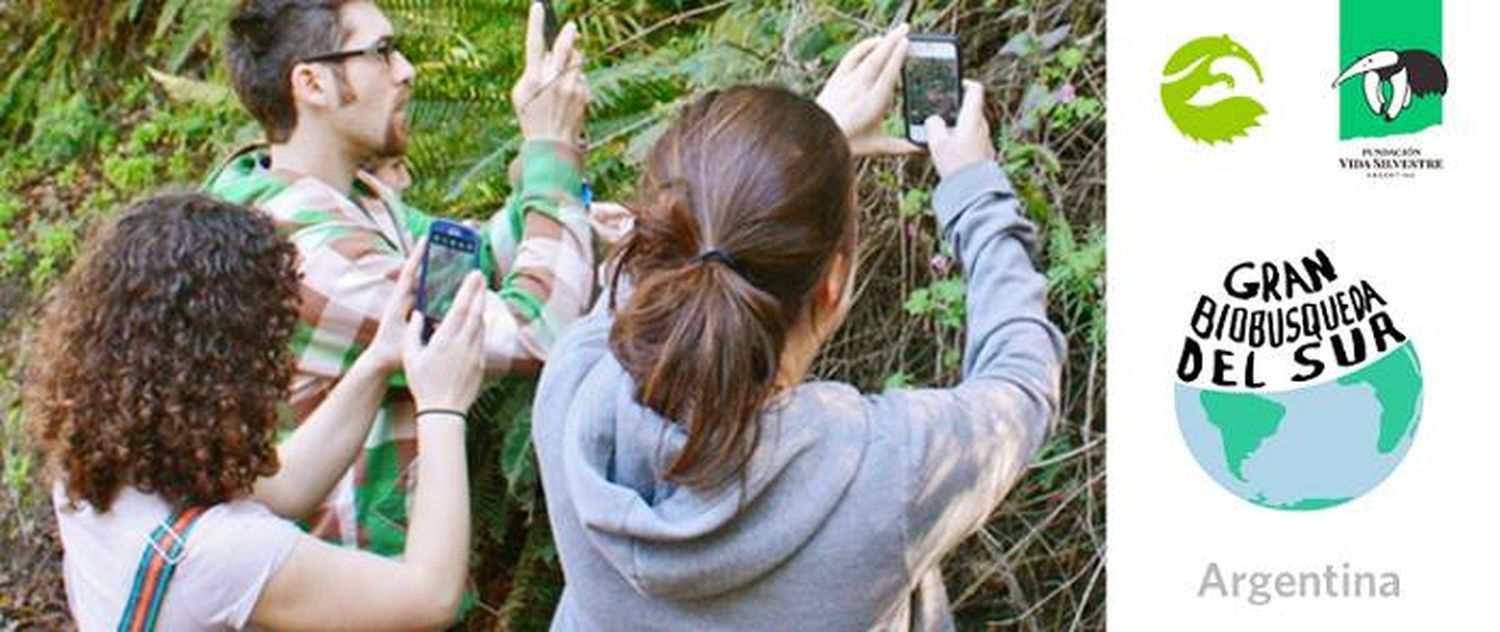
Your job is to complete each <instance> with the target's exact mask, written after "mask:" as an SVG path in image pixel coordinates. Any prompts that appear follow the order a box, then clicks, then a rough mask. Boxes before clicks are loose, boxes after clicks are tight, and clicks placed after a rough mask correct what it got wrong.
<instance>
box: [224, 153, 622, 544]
mask: <svg viewBox="0 0 1500 632" xmlns="http://www.w3.org/2000/svg"><path fill="white" fill-rule="evenodd" d="M582 158H583V157H582V155H581V154H580V152H579V151H578V150H577V149H576V148H574V147H571V146H568V145H565V144H562V143H555V142H547V141H527V142H526V143H525V144H524V145H523V146H522V148H521V155H520V157H519V160H518V164H519V167H520V168H519V170H515V169H513V170H512V172H511V184H512V187H513V191H512V193H511V196H510V197H509V198H508V199H507V200H506V203H505V205H504V206H503V207H502V208H501V209H500V210H499V211H498V212H496V213H495V215H494V216H493V217H491V218H490V220H489V221H488V222H486V223H485V224H484V225H482V226H481V227H480V228H479V233H480V236H481V241H482V247H481V249H480V264H481V267H482V268H483V270H484V272H485V274H487V275H488V277H489V280H490V288H491V291H490V292H489V295H488V296H487V297H486V303H485V312H486V313H485V316H486V318H487V327H488V331H487V332H486V334H485V351H486V354H485V358H486V372H487V373H488V374H490V375H492V376H494V375H534V374H536V373H537V372H538V371H539V370H540V368H541V364H542V362H543V361H544V360H545V359H546V357H547V351H548V349H550V348H551V346H552V343H553V341H554V340H556V339H557V338H558V335H559V333H560V331H561V330H562V329H563V328H565V327H567V326H568V325H569V324H571V323H572V322H573V321H574V320H575V319H577V318H578V317H579V316H580V315H581V314H582V313H583V311H584V309H585V308H586V307H587V306H588V303H589V300H590V299H591V298H592V294H593V265H594V263H593V258H594V254H593V248H592V243H591V240H592V236H591V230H590V226H589V221H588V217H587V213H586V211H585V209H584V208H583V203H582V201H581V199H580V194H581V189H582V164H583V163H582ZM269 163H270V158H269V154H268V152H267V151H266V149H265V148H264V147H252V148H249V149H247V150H243V151H241V152H239V153H237V154H235V155H234V156H232V157H231V158H230V159H229V160H228V161H226V162H225V164H224V165H223V166H221V167H220V168H219V169H218V171H216V172H215V173H214V174H213V175H211V176H210V177H209V179H208V182H207V184H206V185H205V189H206V190H207V192H208V193H210V194H212V195H215V196H217V197H220V198H223V199H225V200H227V201H230V202H235V203H239V204H244V205H246V206H251V207H254V208H258V209H260V210H261V211H263V212H265V213H267V214H269V215H270V216H271V217H272V218H274V219H275V221H276V224H277V226H278V228H279V229H280V230H281V232H282V234H284V235H286V236H287V237H288V238H289V239H291V241H292V243H293V244H295V245H296V247H297V252H298V264H297V267H298V271H299V272H300V273H301V275H302V278H301V297H300V298H301V300H300V307H299V322H298V325H297V328H296V332H295V333H294V334H293V337H292V350H293V352H294V354H295V356H296V361H297V367H296V375H295V377H294V378H293V381H292V389H291V390H292V392H291V402H290V403H291V409H292V411H293V413H294V416H295V420H296V422H297V423H301V422H302V421H303V420H305V419H306V418H307V417H308V415H310V414H311V413H312V411H313V409H315V408H316V407H317V406H318V404H320V403H321V402H322V401H323V399H324V398H325V397H326V396H327V394H328V392H329V391H330V390H331V389H332V388H333V386H334V384H335V383H337V381H338V380H339V378H340V377H342V376H343V375H344V373H345V372H346V371H347V370H348V369H349V367H350V366H351V365H352V364H353V363H354V360H355V358H357V357H358V356H359V354H360V352H362V351H363V350H364V348H365V346H366V345H367V344H368V343H369V341H370V339H371V338H372V337H373V336H374V334H375V329H376V327H377V325H378V324H379V320H380V314H381V312H382V310H383V308H384V306H385V304H386V301H387V299H388V298H389V297H390V296H391V294H392V293H393V291H394V288H395V282H396V277H397V275H398V273H399V271H400V269H401V266H402V264H403V263H404V262H405V260H406V258H407V255H408V253H409V252H410V251H411V249H412V248H413V247H415V245H416V243H417V241H418V240H419V239H420V238H421V237H423V236H425V235H426V234H427V230H428V227H429V226H431V224H432V222H433V221H434V219H435V218H434V217H433V216H430V215H427V214H425V213H422V212H421V211H418V210H416V209H414V208H412V207H410V206H407V205H406V204H404V203H403V202H402V201H401V199H400V196H399V195H397V194H396V193H395V192H394V191H392V190H391V189H389V188H388V187H386V186H385V185H384V184H382V183H381V182H380V181H379V180H377V179H375V178H374V177H373V176H371V175H369V174H367V173H364V172H360V173H358V174H357V175H356V177H355V181H354V182H353V183H351V185H350V188H349V190H348V191H341V190H339V189H336V188H334V187H332V186H329V185H328V184H326V183H324V182H322V181H321V180H318V179H317V178H314V177H310V176H304V175H301V174H296V173H291V172H287V171H281V170H276V169H273V168H271V166H270V164H269ZM403 386H404V378H403V377H402V376H399V375H398V376H397V377H396V378H394V379H393V380H392V388H391V389H390V390H389V392H388V393H387V394H386V396H385V398H384V400H383V401H382V402H381V406H380V412H379V413H378V416H377V417H376V419H375V420H374V424H373V425H372V426H371V429H370V436H369V438H368V439H367V440H366V442H365V446H364V450H363V451H362V453H361V454H360V455H359V457H358V459H357V460H356V461H355V463H354V465H353V467H352V468H351V469H350V470H349V472H348V473H346V474H345V476H344V478H343V479H342V480H341V481H340V482H339V483H338V484H337V486H336V487H335V488H334V490H333V492H332V494H331V495H330V497H329V498H328V500H327V501H326V502H325V503H324V505H323V507H322V508H321V509H320V510H318V512H316V513H315V514H314V515H313V516H310V517H309V519H308V521H307V523H306V526H307V527H308V530H309V532H311V533H312V534H313V535H316V536H318V537H322V538H324V539H327V540H330V541H334V542H339V543H342V544H344V545H347V546H357V547H359V548H361V549H365V550H369V551H372V552H375V553H378V554H381V555H387V556H392V555H400V554H401V552H402V551H403V550H405V548H406V527H407V514H408V495H409V493H410V492H411V487H412V481H411V480H410V479H411V473H412V472H413V470H412V468H411V465H412V461H413V459H414V458H415V457H416V428H415V425H414V423H413V419H412V417H413V413H414V412H415V411H414V410H413V408H414V406H413V403H412V400H411V397H410V394H409V393H408V392H407V391H406V389H405V388H402V387H403Z"/></svg>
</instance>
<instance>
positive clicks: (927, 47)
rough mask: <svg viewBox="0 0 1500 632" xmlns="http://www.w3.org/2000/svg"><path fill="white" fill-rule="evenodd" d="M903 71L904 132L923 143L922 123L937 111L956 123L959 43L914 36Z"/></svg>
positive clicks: (915, 140) (949, 121)
mask: <svg viewBox="0 0 1500 632" xmlns="http://www.w3.org/2000/svg"><path fill="white" fill-rule="evenodd" d="M903 70H904V72H903V83H904V86H905V101H906V135H907V138H909V139H910V140H911V141H913V142H917V143H925V142H927V130H926V129H925V128H924V127H923V124H924V123H925V122H926V121H927V118H928V117H930V116H932V115H934V114H936V115H938V116H941V117H943V120H944V121H945V122H947V123H948V124H949V125H953V124H954V123H956V122H958V105H959V101H960V92H959V79H958V73H959V70H958V43H957V42H956V41H951V40H923V39H916V38H913V39H912V40H911V44H910V46H909V47H908V48H907V54H906V65H905V68H904V69H903Z"/></svg>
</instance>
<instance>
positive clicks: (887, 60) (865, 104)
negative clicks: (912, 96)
mask: <svg viewBox="0 0 1500 632" xmlns="http://www.w3.org/2000/svg"><path fill="white" fill-rule="evenodd" d="M906 32H907V26H906V25H905V24H901V25H898V26H896V28H893V29H891V30H890V31H889V32H887V33H886V34H885V35H880V36H876V37H871V38H867V39H865V40H864V41H861V42H859V43H858V44H855V45H854V46H853V47H852V48H850V49H849V52H847V53H845V54H844V57H843V59H840V60H839V65H838V67H837V68H835V69H834V71H833V75H832V76H830V77H829V78H828V82H827V83H825V84H823V90H822V91H821V92H819V93H818V99H817V102H818V105H819V106H820V107H822V108H823V109H824V110H825V111H827V112H828V115H829V116H831V117H833V121H834V122H835V123H837V124H838V126H839V129H842V130H844V136H846V137H847V138H848V139H849V151H850V152H851V153H853V154H854V155H856V156H873V155H895V154H911V153H918V152H920V151H922V148H920V147H917V146H916V145H913V144H911V143H908V142H906V141H905V140H902V139H900V138H894V137H890V136H886V134H885V130H883V129H882V128H881V127H882V126H881V124H882V123H883V122H884V121H885V117H886V115H887V114H888V113H889V112H890V110H891V105H892V103H893V102H894V101H895V100H896V80H897V79H898V78H900V76H901V65H902V63H903V62H904V61H905V60H906V48H907V45H908V44H907V41H906Z"/></svg>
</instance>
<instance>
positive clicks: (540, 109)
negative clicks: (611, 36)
mask: <svg viewBox="0 0 1500 632" xmlns="http://www.w3.org/2000/svg"><path fill="white" fill-rule="evenodd" d="M544 20H545V11H544V10H543V9H542V5H541V4H540V3H537V2H533V3H531V12H530V14H529V15H528V16H527V18H526V70H525V72H523V73H521V79H520V80H519V81H517V82H516V85H515V87H514V88H512V89H511V91H510V98H511V102H512V103H514V104H515V106H516V119H517V121H518V122H519V123H520V125H521V135H522V136H524V137H526V139H527V140H553V141H559V142H564V143H569V144H572V143H576V142H578V138H579V137H580V135H581V134H582V132H583V114H584V110H585V109H586V107H587V106H588V103H589V88H588V84H587V81H586V80H585V79H584V76H583V55H581V54H580V53H579V52H578V51H577V50H575V48H574V44H576V43H577V41H578V25H576V24H574V23H573V22H568V23H567V25H565V26H563V28H562V31H561V32H559V33H558V35H557V40H556V41H555V42H553V43H552V50H547V46H546V44H545V42H544V38H543V35H542V28H543V22H544Z"/></svg>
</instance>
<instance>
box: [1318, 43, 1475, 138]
mask: <svg viewBox="0 0 1500 632" xmlns="http://www.w3.org/2000/svg"><path fill="white" fill-rule="evenodd" d="M1361 75H1363V76H1364V90H1365V103H1367V104H1369V106H1370V112H1371V113H1373V114H1375V115H1376V116H1382V117H1385V120H1386V121H1394V120H1396V117H1398V116H1400V115H1401V112H1402V111H1404V110H1406V109H1407V108H1409V107H1411V99H1412V97H1413V96H1416V97H1425V96H1428V95H1431V94H1436V95H1439V96H1441V95H1445V94H1448V71H1447V69H1445V68H1443V60H1442V59H1439V58H1438V56H1437V55H1434V54H1432V53H1429V52H1427V51H1425V50H1421V49H1416V48H1413V49H1410V50H1402V51H1395V50H1377V51H1374V52H1371V53H1369V54H1366V55H1364V56H1362V57H1360V58H1359V60H1358V61H1355V62H1354V63H1352V64H1349V67H1347V68H1345V69H1344V72H1343V74H1340V75H1339V78H1338V79H1334V80H1333V87H1334V88H1338V87H1339V85H1341V84H1343V83H1344V82H1345V81H1348V80H1350V79H1353V78H1355V77H1358V76H1361ZM1387 93H1389V94H1390V97H1389V99H1387V97H1386V94H1387Z"/></svg>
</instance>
